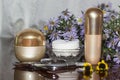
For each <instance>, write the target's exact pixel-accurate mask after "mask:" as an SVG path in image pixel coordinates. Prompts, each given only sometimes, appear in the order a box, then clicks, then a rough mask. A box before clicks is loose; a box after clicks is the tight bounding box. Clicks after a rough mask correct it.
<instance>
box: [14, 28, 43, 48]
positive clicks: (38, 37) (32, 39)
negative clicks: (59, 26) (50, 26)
mask: <svg viewBox="0 0 120 80" xmlns="http://www.w3.org/2000/svg"><path fill="white" fill-rule="evenodd" d="M43 45H45V37H44V35H43V33H42V32H40V31H39V30H36V29H32V28H29V29H24V30H23V31H21V32H19V33H18V34H17V35H16V39H15V46H43Z"/></svg>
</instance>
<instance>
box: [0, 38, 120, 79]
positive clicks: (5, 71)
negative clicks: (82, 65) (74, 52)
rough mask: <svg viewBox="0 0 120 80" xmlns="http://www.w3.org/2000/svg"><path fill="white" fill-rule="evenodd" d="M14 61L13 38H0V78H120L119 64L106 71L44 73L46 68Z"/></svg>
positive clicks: (74, 70) (73, 70)
mask: <svg viewBox="0 0 120 80" xmlns="http://www.w3.org/2000/svg"><path fill="white" fill-rule="evenodd" d="M16 62H18V60H17V59H16V58H15V54H14V39H13V38H0V80H53V79H55V80H120V65H112V66H111V67H109V70H108V71H101V72H97V71H93V72H92V73H90V74H89V72H87V74H85V72H84V71H78V70H76V69H74V68H73V67H72V68H70V69H68V68H63V69H64V70H65V71H59V70H58V71H57V72H51V71H49V70H48V71H47V73H46V70H45V69H41V68H40V69H39V70H36V69H35V68H34V67H29V68H28V66H27V68H22V69H21V68H16V67H15V65H14V64H15V63H16ZM67 69H68V70H67ZM51 77H52V78H53V79H51Z"/></svg>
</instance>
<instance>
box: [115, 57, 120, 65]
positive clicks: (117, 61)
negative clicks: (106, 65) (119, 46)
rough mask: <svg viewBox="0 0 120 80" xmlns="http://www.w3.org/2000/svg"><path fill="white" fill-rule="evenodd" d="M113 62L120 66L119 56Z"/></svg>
mask: <svg viewBox="0 0 120 80" xmlns="http://www.w3.org/2000/svg"><path fill="white" fill-rule="evenodd" d="M113 61H114V62H115V63H117V64H120V58H119V57H118V56H117V57H116V58H114V59H113Z"/></svg>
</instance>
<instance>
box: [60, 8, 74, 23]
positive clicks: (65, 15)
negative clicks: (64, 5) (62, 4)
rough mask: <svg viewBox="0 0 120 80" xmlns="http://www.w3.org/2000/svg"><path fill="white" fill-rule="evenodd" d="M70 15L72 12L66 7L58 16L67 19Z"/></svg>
mask: <svg viewBox="0 0 120 80" xmlns="http://www.w3.org/2000/svg"><path fill="white" fill-rule="evenodd" d="M71 16H72V14H71V13H70V12H69V11H68V9H66V10H65V11H63V12H62V14H61V16H60V18H62V19H64V20H65V21H67V20H68V19H70V17H71Z"/></svg>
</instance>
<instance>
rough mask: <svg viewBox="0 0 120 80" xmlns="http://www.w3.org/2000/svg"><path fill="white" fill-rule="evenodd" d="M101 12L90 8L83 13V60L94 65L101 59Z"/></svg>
mask: <svg viewBox="0 0 120 80" xmlns="http://www.w3.org/2000/svg"><path fill="white" fill-rule="evenodd" d="M102 22H103V12H102V10H100V9H98V8H90V9H88V10H87V11H86V13H85V59H86V61H87V62H89V63H91V64H93V65H95V64H97V63H98V62H99V60H100V57H101V43H102Z"/></svg>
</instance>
